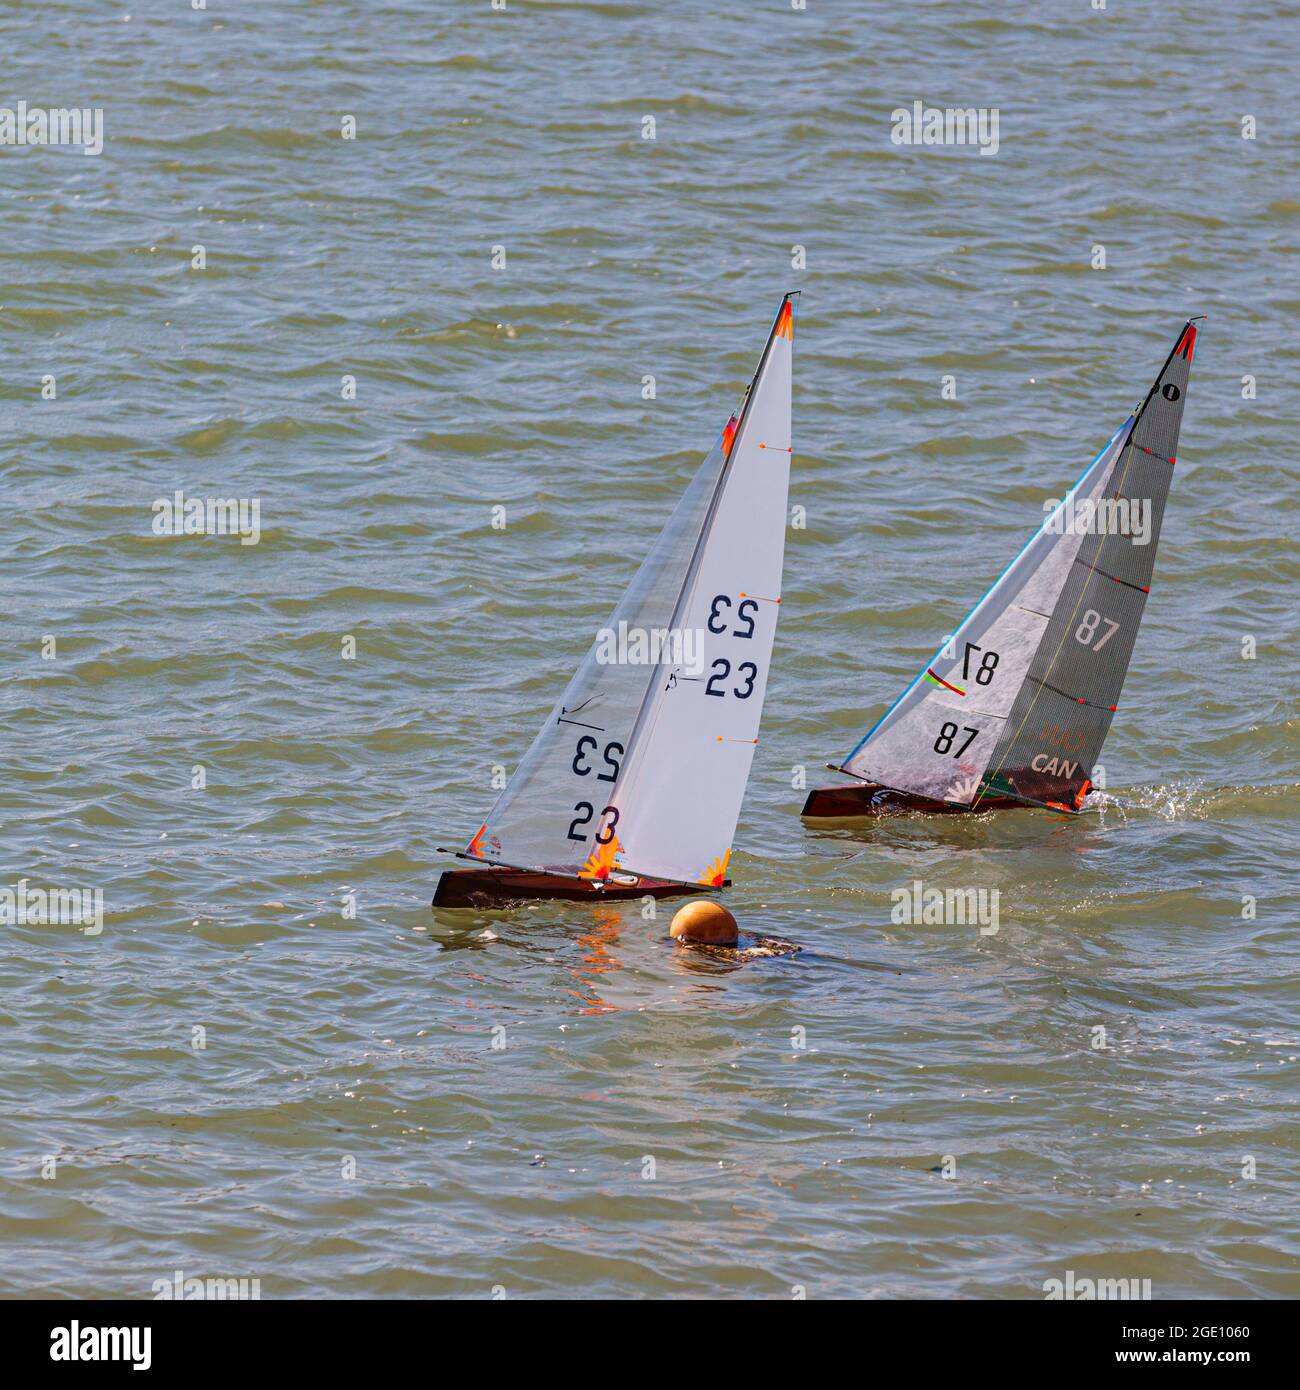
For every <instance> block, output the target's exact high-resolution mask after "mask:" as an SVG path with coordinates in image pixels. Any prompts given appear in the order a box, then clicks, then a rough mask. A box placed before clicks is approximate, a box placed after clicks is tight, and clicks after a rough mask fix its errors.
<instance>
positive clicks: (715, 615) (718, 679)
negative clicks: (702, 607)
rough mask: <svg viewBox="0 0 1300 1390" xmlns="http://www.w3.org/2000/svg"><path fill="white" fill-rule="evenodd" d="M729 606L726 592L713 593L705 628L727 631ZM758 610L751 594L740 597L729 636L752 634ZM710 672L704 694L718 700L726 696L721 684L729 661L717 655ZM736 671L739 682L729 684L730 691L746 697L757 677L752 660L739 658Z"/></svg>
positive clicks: (728, 667)
mask: <svg viewBox="0 0 1300 1390" xmlns="http://www.w3.org/2000/svg"><path fill="white" fill-rule="evenodd" d="M731 606H732V600H731V596H730V595H729V594H715V595H714V598H713V602H712V603H711V604H710V605H709V621H708V628H709V631H710V632H713V633H717V635H718V636H722V635H723V634H725V633H727V623H728V621H729V610H730V609H731ZM757 612H758V601H757V600H756V599H752V598H742V599H741V600H740V603H739V604H737V605H736V623H737V626H736V627H733V628H732V629H731V631H730V634H729V635H730V636H732V637H744V638H746V639H748V638H752V637H753V635H754V614H755V613H757ZM709 670H710V672H711V674H710V676H709V679H708V681H707V682H706V683H705V686H704V693H705V694H706V695H716V696H717V697H718V699H719V700H724V699H726V697H727V692H726V690H724V689H723V688H722V682H723V681H725V680H726V679H727V677H728V676H729V675H731V662H729V661H728V660H727V659H726V658H725V657H721V656H720V657H718V659H717V660H716V661H715V662H714V663H713V665H712V666H711V667H710V668H709ZM736 675H737V676H738V677H739V678H740V684H739V685H736V686H733V687H732V690H731V693H732V694H733V695H734V696H735V697H736V699H738V700H748V699H749V697H750V696H751V695H752V694H753V693H754V682H755V681H756V680H757V679H758V667H757V666H755V665H754V663H753V662H752V661H742V662H741V663H740V665H739V666H737V667H736Z"/></svg>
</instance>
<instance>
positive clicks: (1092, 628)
mask: <svg viewBox="0 0 1300 1390" xmlns="http://www.w3.org/2000/svg"><path fill="white" fill-rule="evenodd" d="M1102 623H1105V624H1106V631H1105V632H1104V633H1102V635H1101V640H1100V641H1099V642H1094V641H1093V640H1092V639H1093V638H1094V637H1095V636H1096V635H1097V628H1098V627H1099V626H1100V625H1101V624H1102ZM1118 631H1119V624H1118V623H1116V622H1112V621H1111V620H1110V619H1109V618H1103V617H1102V616H1101V614H1100V613H1098V612H1097V610H1096V609H1095V608H1089V609H1088V611H1087V612H1086V613H1085V614H1084V615H1083V621H1082V622H1081V623H1080V624H1079V626H1078V627H1076V628H1075V629H1074V640H1075V641H1076V642H1082V643H1083V645H1084V646H1085V647H1091V648H1092V649H1093V651H1095V652H1099V651H1101V649H1102V648H1103V647H1104V646H1105V645H1106V643H1107V642H1109V641H1110V639H1111V638H1112V637H1114V635H1115V634H1116V633H1117V632H1118Z"/></svg>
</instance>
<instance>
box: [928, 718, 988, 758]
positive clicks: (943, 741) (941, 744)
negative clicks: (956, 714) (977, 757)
mask: <svg viewBox="0 0 1300 1390" xmlns="http://www.w3.org/2000/svg"><path fill="white" fill-rule="evenodd" d="M961 732H962V733H963V734H965V735H966V738H965V740H964V741H963V743H962V745H961V747H960V748H958V749H956V750H954V749H953V746H952V745H953V744H954V743H955V742H956V739H957V733H958V729H957V726H956V724H953V723H951V722H949V723H947V724H945V725H944V726H943V728H942V729H940V730H939V737H938V738H937V739H935V741H934V751H935V752H936V753H952V755H953V757H954V758H960V757H961V755H962V754H963V753H964V752H965V751H966V750H967V749H968V748H969V747H970V746H971V744H972V743H974V742H975V738H976V735H977V734H978V733H979V730H978V729H972V728H971V727H970V725H969V724H964V725H963V726H962V728H961Z"/></svg>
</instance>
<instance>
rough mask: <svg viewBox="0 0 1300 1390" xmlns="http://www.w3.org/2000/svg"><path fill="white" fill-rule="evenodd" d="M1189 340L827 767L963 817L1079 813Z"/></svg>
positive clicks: (1165, 480) (1152, 523) (1112, 693)
mask: <svg viewBox="0 0 1300 1390" xmlns="http://www.w3.org/2000/svg"><path fill="white" fill-rule="evenodd" d="M1195 344H1196V328H1195V326H1194V323H1193V322H1192V321H1189V322H1188V323H1187V324H1186V326H1185V327H1184V328H1183V330H1182V332H1181V333H1180V334H1179V337H1178V341H1177V342H1176V343H1175V345H1174V348H1173V351H1172V352H1171V353H1170V354H1169V357H1168V359H1167V360H1166V362H1165V365H1164V367H1163V368H1162V370H1161V372H1160V375H1159V376H1158V377H1157V378H1156V381H1155V384H1154V385H1153V386H1152V387H1151V390H1150V391H1149V392H1148V393H1147V397H1146V399H1145V401H1143V403H1142V405H1141V406H1139V407H1138V409H1137V410H1136V411H1135V412H1134V413H1133V414H1132V415H1131V416H1130V417H1129V418H1128V419H1127V420H1126V421H1125V422H1124V423H1123V425H1121V426H1120V428H1119V430H1118V431H1116V433H1115V435H1114V436H1113V437H1112V438H1111V440H1110V442H1109V443H1108V444H1107V445H1106V447H1105V448H1104V449H1103V450H1102V451H1101V453H1100V454H1098V455H1097V457H1096V459H1094V460H1093V462H1092V464H1091V465H1090V466H1089V467H1088V469H1087V470H1086V471H1085V472H1084V474H1083V476H1082V477H1081V478H1080V479H1079V481H1078V482H1077V483H1076V484H1075V486H1074V487H1073V488H1072V489H1071V490H1070V492H1069V493H1068V494H1067V495H1066V496H1065V497H1064V498H1063V499H1062V501H1061V503H1060V505H1059V506H1058V507H1057V508H1056V509H1055V510H1054V511H1053V513H1052V514H1051V515H1050V516H1049V517H1048V518H1047V520H1046V521H1045V522H1044V523H1043V525H1042V527H1041V529H1040V530H1039V531H1038V532H1037V534H1036V535H1035V536H1034V537H1033V538H1032V539H1031V540H1030V542H1029V544H1028V545H1026V546H1025V548H1024V549H1023V550H1022V551H1021V552H1020V554H1019V555H1018V556H1016V558H1015V560H1013V561H1012V563H1011V564H1010V565H1009V566H1008V568H1007V569H1006V570H1005V572H1004V573H1003V574H1002V576H1001V578H1000V579H999V580H998V581H997V583H996V584H994V586H993V587H992V588H991V589H990V590H989V591H988V593H987V594H985V595H984V597H983V598H982V599H981V600H980V602H979V603H978V604H977V605H976V607H975V608H974V609H973V610H972V611H971V613H970V614H969V616H968V617H967V618H966V619H965V621H964V622H963V623H962V624H961V626H960V627H959V628H958V629H957V630H956V632H954V633H953V635H952V636H951V637H950V638H949V639H948V640H947V641H946V642H945V643H944V645H943V646H942V647H941V648H940V649H939V651H938V652H937V653H936V654H935V656H934V657H933V658H932V659H931V660H930V661H929V662H928V663H927V664H926V666H925V667H924V668H923V669H922V671H921V672H920V674H919V675H918V676H917V677H916V679H915V680H914V681H913V682H912V684H911V685H909V686H908V687H907V689H906V690H905V691H904V692H903V694H902V695H901V696H900V698H899V699H898V701H897V702H896V703H895V704H894V705H893V706H892V708H890V709H889V710H888V711H887V712H886V714H885V716H884V717H883V718H882V719H881V720H880V721H879V722H878V723H877V724H876V725H875V726H874V727H873V728H872V729H871V730H870V732H869V733H868V734H867V736H866V737H865V738H864V739H863V740H862V742H861V743H860V744H858V746H857V747H856V748H855V749H854V750H853V752H852V753H850V754H849V756H848V757H847V758H846V759H845V760H844V762H843V764H842V765H841V770H842V771H844V772H848V773H851V774H852V775H853V776H855V777H860V778H862V779H863V780H865V781H870V782H874V783H879V784H880V785H881V786H884V787H889V788H893V789H894V790H897V791H902V792H911V793H915V794H917V795H920V796H925V797H929V798H932V799H933V800H936V801H944V802H947V803H949V804H950V805H954V806H962V807H969V808H971V809H978V807H979V803H980V799H981V798H982V797H984V796H985V795H997V796H1012V797H1015V798H1017V799H1018V800H1021V801H1027V802H1031V803H1035V804H1040V805H1048V806H1053V807H1058V808H1062V809H1065V810H1078V809H1079V807H1080V806H1082V804H1083V799H1084V797H1085V796H1086V795H1087V793H1088V789H1089V787H1090V785H1091V771H1092V767H1093V765H1094V762H1095V760H1096V757H1097V754H1098V753H1099V752H1100V751H1101V745H1102V741H1103V740H1104V739H1105V737H1106V733H1107V731H1108V730H1109V728H1110V721H1111V717H1112V716H1113V714H1114V712H1115V709H1116V706H1117V705H1118V703H1119V695H1120V691H1121V689H1122V688H1123V685H1124V677H1125V675H1126V673H1127V671H1128V666H1129V659H1130V657H1131V656H1132V652H1133V643H1134V641H1135V639H1136V637H1137V631H1138V625H1139V624H1140V623H1141V621H1142V613H1143V609H1144V608H1145V605H1146V596H1147V594H1148V592H1149V591H1150V586H1151V575H1152V571H1153V569H1154V567H1155V554H1156V546H1157V543H1158V541H1159V538H1160V525H1161V521H1162V519H1163V517H1164V509H1165V500H1166V498H1167V497H1168V495H1169V483H1170V478H1171V475H1172V473H1173V469H1174V461H1175V459H1176V457H1177V453H1178V430H1179V425H1180V423H1181V421H1182V415H1183V401H1184V397H1185V394H1186V390H1187V377H1188V372H1189V370H1190V368H1191V361H1192V353H1193V351H1194V349H1195Z"/></svg>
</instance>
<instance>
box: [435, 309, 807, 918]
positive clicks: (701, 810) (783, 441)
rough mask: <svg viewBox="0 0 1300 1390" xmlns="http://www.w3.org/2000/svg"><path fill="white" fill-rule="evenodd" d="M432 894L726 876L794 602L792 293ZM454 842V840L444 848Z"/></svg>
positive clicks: (571, 890) (671, 884) (549, 894)
mask: <svg viewBox="0 0 1300 1390" xmlns="http://www.w3.org/2000/svg"><path fill="white" fill-rule="evenodd" d="M797 293H798V292H797V291H796V292H795V293H794V294H788V295H786V296H785V298H784V299H783V300H782V301H781V307H780V309H779V311H778V312H777V316H776V321H775V323H774V324H773V325H772V330H771V332H770V334H769V335H768V340H767V346H766V347H765V348H764V349H763V355H762V357H761V358H760V359H759V364H758V370H757V371H756V372H755V373H754V377H753V380H752V381H751V382H750V384H749V389H748V390H747V391H746V393H745V399H744V402H743V404H742V405H741V408H740V413H739V416H738V417H736V416H733V417H732V418H731V419H730V420H728V422H727V425H726V427H725V428H724V429H723V431H722V433H721V434H720V435H719V437H718V440H717V442H716V443H715V445H714V446H713V448H712V450H711V451H710V452H709V455H708V457H707V458H705V460H704V462H703V463H702V464H701V465H700V468H699V471H698V472H697V473H696V475H695V477H694V478H693V479H692V480H691V482H690V484H689V485H688V486H687V488H686V492H685V494H684V495H683V497H682V499H681V501H680V502H679V503H678V504H677V508H676V510H675V511H674V512H673V514H672V516H671V517H670V518H669V520H668V523H667V525H665V527H664V529H663V531H662V533H661V534H660V536H659V539H658V540H657V541H656V542H655V544H654V547H653V548H652V549H651V551H650V553H649V555H648V556H647V557H646V559H645V561H644V562H643V563H642V565H641V568H640V569H639V570H638V571H637V573H636V577H635V578H634V579H633V580H632V583H631V585H630V587H629V588H628V590H627V592H626V593H625V594H624V595H623V599H622V601H621V602H620V603H619V605H618V607H617V608H615V610H614V612H613V614H612V615H611V616H610V619H609V621H608V623H607V624H606V625H605V627H604V628H602V629H600V630H599V631H598V632H597V634H596V639H595V641H594V642H593V643H592V646H591V649H590V651H589V652H588V653H587V656H586V658H585V660H584V661H583V662H582V664H581V665H580V666H579V667H578V670H577V672H576V673H575V674H574V676H573V679H572V680H571V681H570V682H569V684H568V686H567V687H566V688H565V691H564V694H563V695H561V696H560V699H559V701H558V703H557V704H556V706H555V708H554V709H553V710H552V711H551V714H550V717H549V718H548V719H547V721H546V723H545V724H543V726H542V729H541V732H540V733H539V734H538V735H537V737H536V738H535V739H534V740H533V745H532V747H531V748H530V749H529V750H528V752H527V753H526V754H525V756H524V759H523V761H522V762H521V763H520V764H519V766H518V768H516V770H515V774H514V776H513V777H512V778H511V779H510V782H509V783H508V785H507V786H506V788H505V790H504V791H503V792H502V793H501V796H500V798H499V799H498V801H497V803H496V805H495V806H494V807H493V808H492V810H491V812H490V813H489V814H488V817H487V819H486V820H485V821H484V823H483V824H482V826H480V827H479V830H478V832H477V833H476V834H475V835H474V837H473V838H472V839H471V840H470V842H469V845H468V847H467V848H466V849H465V850H464V851H463V852H461V853H459V854H457V857H458V858H461V859H468V860H473V861H475V862H476V863H477V864H478V866H479V867H476V868H473V869H456V870H449V871H447V872H446V873H444V874H443V875H442V877H441V878H440V879H439V881H438V887H437V890H436V892H435V894H434V899H433V905H434V906H435V907H472V906H493V905H500V904H502V903H508V902H517V901H523V900H527V899H530V898H571V899H581V900H590V899H601V898H612V897H618V898H634V897H642V896H644V895H646V894H652V895H653V896H655V897H671V896H674V895H676V894H680V893H690V892H702V891H707V890H709V889H716V888H722V887H725V886H726V885H727V883H729V882H730V880H729V879H728V878H727V866H728V863H729V861H730V858H731V841H732V835H733V834H734V832H735V828H736V821H737V819H738V818H739V815H740V805H741V801H742V800H743V798H744V795H745V784H746V783H747V782H748V780H749V768H750V764H751V762H752V761H753V757H754V748H755V746H756V745H757V743H758V726H759V719H760V716H761V714H762V710H763V696H764V693H765V691H766V689H767V674H768V666H769V664H770V661H771V656H772V641H773V638H774V637H775V635H776V619H777V614H778V613H779V611H780V603H781V567H782V559H783V555H784V551H785V527H786V495H787V491H788V488H789V481H790V452H791V450H790V376H791V358H792V353H793V349H794V308H795V295H796V294H797ZM443 852H444V853H446V852H447V851H443Z"/></svg>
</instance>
